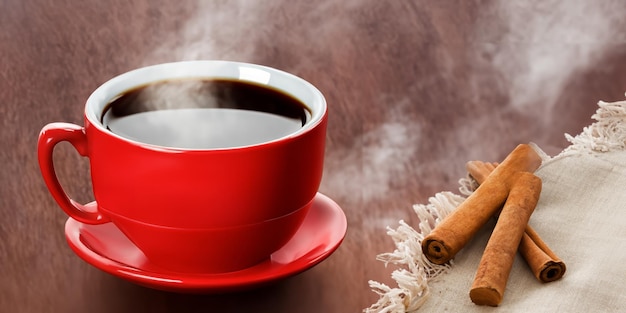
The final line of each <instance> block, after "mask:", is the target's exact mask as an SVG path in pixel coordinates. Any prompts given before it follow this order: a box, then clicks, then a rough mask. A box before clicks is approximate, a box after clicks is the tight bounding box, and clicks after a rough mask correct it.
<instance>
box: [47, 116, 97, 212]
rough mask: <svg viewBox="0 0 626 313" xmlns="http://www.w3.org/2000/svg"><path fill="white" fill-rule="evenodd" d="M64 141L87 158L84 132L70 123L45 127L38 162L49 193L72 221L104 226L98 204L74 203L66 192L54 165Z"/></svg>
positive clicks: (81, 128) (51, 124)
mask: <svg viewBox="0 0 626 313" xmlns="http://www.w3.org/2000/svg"><path fill="white" fill-rule="evenodd" d="M62 141H67V142H69V143H70V144H72V146H73V147H74V149H76V151H78V153H79V154H80V155H82V156H88V153H87V136H86V134H85V129H84V128H83V127H81V126H78V125H75V124H70V123H50V124H48V125H46V126H44V127H43V129H42V130H41V132H40V133H39V141H38V142H37V155H38V158H39V168H40V169H41V174H42V176H43V179H44V181H45V182H46V185H47V186H48V190H50V193H51V194H52V197H53V198H54V200H56V202H57V203H58V204H59V206H60V207H61V209H63V211H65V213H67V215H69V216H70V217H72V218H73V219H75V220H77V221H79V222H81V223H85V224H103V223H106V222H108V221H109V219H108V218H106V217H105V216H104V215H102V214H101V213H100V212H99V211H98V209H97V205H96V203H95V202H91V203H88V204H85V205H83V204H80V203H78V202H76V201H74V200H73V199H71V198H70V197H69V196H68V195H67V193H65V191H64V190H63V187H62V186H61V183H59V179H58V178H57V175H56V172H55V171H54V163H53V161H52V153H53V151H54V147H55V146H56V145H57V144H58V143H59V142H62Z"/></svg>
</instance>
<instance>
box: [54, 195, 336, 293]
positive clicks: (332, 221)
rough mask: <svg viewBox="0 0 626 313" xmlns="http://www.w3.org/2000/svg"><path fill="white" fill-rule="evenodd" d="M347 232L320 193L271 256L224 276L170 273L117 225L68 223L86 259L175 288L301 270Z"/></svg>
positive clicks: (235, 285) (226, 284) (260, 279)
mask: <svg viewBox="0 0 626 313" xmlns="http://www.w3.org/2000/svg"><path fill="white" fill-rule="evenodd" d="M346 230H347V221H346V216H345V214H344V213H343V211H342V210H341V208H340V207H339V205H337V203H335V202H334V201H333V200H331V199H330V198H328V197H327V196H325V195H323V194H321V193H318V194H317V196H316V197H315V199H314V201H313V206H312V207H311V209H310V211H309V213H308V214H307V216H306V217H305V219H304V222H303V223H302V226H301V227H300V229H299V230H298V231H297V232H296V234H295V235H294V237H293V238H292V239H291V240H290V241H289V242H288V243H287V244H286V245H285V246H283V247H282V248H281V249H279V250H278V251H276V252H274V253H273V254H272V256H271V258H270V259H268V260H267V261H265V262H262V263H260V264H258V265H255V266H253V267H250V268H247V269H243V270H240V271H236V272H230V273H223V274H203V273H197V274H190V273H175V272H171V271H166V270H163V269H161V268H160V267H158V266H156V265H154V264H152V263H150V260H148V259H146V257H145V255H144V254H143V253H142V252H141V251H140V250H139V249H138V248H137V247H136V246H135V245H134V244H133V243H132V242H131V241H130V240H128V239H127V238H126V236H124V234H122V232H120V230H119V229H118V228H117V227H116V226H115V225H114V224H113V223H106V224H101V225H88V224H83V223H80V222H78V221H76V220H74V219H71V218H70V219H68V220H67V222H66V223H65V237H66V239H67V241H68V243H69V245H70V247H71V248H72V250H74V252H75V253H76V254H77V255H78V256H80V257H81V258H82V259H83V260H85V261H86V262H87V263H89V264H91V265H93V266H95V267H97V268H99V269H101V270H103V271H105V272H107V273H110V274H113V275H115V276H118V277H120V278H122V279H125V280H128V281H130V282H133V283H136V284H139V285H143V286H146V287H150V288H154V289H161V290H167V291H176V292H199V293H212V292H228V291H235V290H244V289H249V288H253V287H257V286H259V285H263V284H266V283H270V282H274V281H277V280H280V279H283V278H286V277H289V276H292V275H295V274H298V273H301V272H303V271H305V270H307V269H309V268H311V267H313V266H315V265H317V264H318V263H320V262H321V261H323V260H324V259H326V258H327V257H328V256H330V255H331V254H332V253H333V252H334V251H335V250H336V249H337V248H338V247H339V245H340V244H341V242H342V241H343V238H344V237H345V234H346Z"/></svg>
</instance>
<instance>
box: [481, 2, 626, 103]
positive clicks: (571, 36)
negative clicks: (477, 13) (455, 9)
mask: <svg viewBox="0 0 626 313" xmlns="http://www.w3.org/2000/svg"><path fill="white" fill-rule="evenodd" d="M625 9H626V7H625V6H624V5H623V4H622V3H620V2H618V1H601V2H598V1H585V0H576V1H559V0H546V1H506V0H499V1H496V3H495V6H494V8H493V9H492V10H486V11H485V13H484V16H483V17H482V18H481V21H482V22H481V23H479V25H478V28H477V29H476V32H475V38H476V40H477V41H478V42H479V43H480V44H482V46H481V47H479V49H481V50H482V51H480V52H482V53H483V54H485V55H488V56H490V57H491V59H492V65H493V67H494V68H495V69H497V70H498V71H500V73H501V74H502V77H503V78H504V79H505V81H506V82H507V83H508V86H507V88H508V93H509V99H510V105H511V106H513V107H514V108H515V109H517V110H525V109H527V108H528V105H529V104H532V103H544V104H545V105H547V106H552V105H554V104H555V102H556V100H557V99H558V97H559V95H560V94H561V93H562V92H563V89H564V87H565V84H566V83H567V81H568V80H569V79H570V78H571V76H572V75H575V74H576V73H578V72H580V71H581V70H584V69H587V68H589V67H590V66H593V65H594V64H595V63H596V62H597V61H598V60H599V59H600V58H602V57H603V56H604V53H605V51H607V48H609V47H610V46H611V45H616V44H620V43H621V44H624V42H625V41H626V40H625V38H626V32H623V31H622V30H623V29H624V28H623V27H621V28H620V27H618V25H623V23H622V22H621V21H620V20H623V19H624V16H625V15H624V12H625Z"/></svg>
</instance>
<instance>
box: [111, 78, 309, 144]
mask: <svg viewBox="0 0 626 313" xmlns="http://www.w3.org/2000/svg"><path fill="white" fill-rule="evenodd" d="M308 118H310V112H309V110H308V108H307V107H306V106H305V105H304V104H303V103H302V102H300V101H299V100H297V99H295V98H293V97H292V96H290V95H287V94H284V93H282V92H280V91H278V90H274V89H269V88H268V87H265V86H261V85H256V84H252V83H246V82H241V81H233V80H194V79H188V80H171V81H163V82H158V83H153V84H150V85H146V86H141V87H138V88H136V89H133V90H130V91H128V92H126V93H124V94H122V95H121V96H119V97H118V98H116V99H114V100H113V101H111V102H110V103H109V104H108V105H107V107H106V108H105V110H104V114H103V115H102V124H103V125H104V126H105V127H106V128H107V129H109V130H110V131H112V132H114V133H116V134H118V135H120V136H123V137H127V138H130V139H133V140H136V141H139V142H144V143H149V144H155V145H159V146H166V147H177V148H186V149H210V148H228V147H241V146H247V145H254V144H258V143H262V142H266V141H270V140H274V139H277V138H280V137H283V136H286V135H288V134H290V133H293V132H294V131H297V130H298V129H300V128H301V127H302V126H303V125H304V124H305V123H306V121H307V119H308Z"/></svg>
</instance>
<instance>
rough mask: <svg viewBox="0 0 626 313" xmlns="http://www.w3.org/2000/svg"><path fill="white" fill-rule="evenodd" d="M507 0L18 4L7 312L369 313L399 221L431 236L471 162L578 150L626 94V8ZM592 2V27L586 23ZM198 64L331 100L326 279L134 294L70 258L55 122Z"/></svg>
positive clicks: (71, 158)
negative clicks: (433, 199) (103, 94)
mask: <svg viewBox="0 0 626 313" xmlns="http://www.w3.org/2000/svg"><path fill="white" fill-rule="evenodd" d="M506 3H507V2H506V1H480V2H479V3H473V2H462V3H458V2H457V1H394V2H388V1H375V0H353V1H332V0H325V1H300V0H297V1H286V0H278V1H245V0H242V1H163V0H158V1H148V0H138V1H120V0H112V1H95V0H86V1H78V0H59V1H44V0H39V1H38V0H4V1H1V2H0V123H1V124H0V125H1V128H0V129H1V131H0V140H1V143H2V149H1V150H0V179H1V181H0V308H2V309H1V311H3V312H93V313H96V312H214V311H215V312H360V311H361V310H362V309H364V308H366V307H368V306H370V305H371V304H372V303H374V302H375V301H376V300H377V295H376V294H374V293H373V292H371V291H370V288H369V287H368V280H370V279H373V280H377V281H381V282H385V283H387V284H392V285H393V283H394V282H393V281H392V280H391V279H390V277H389V273H390V272H391V270H392V268H385V267H384V264H383V263H381V262H379V261H377V260H376V255H377V254H379V253H383V252H389V251H391V250H392V249H393V242H392V241H391V239H390V238H389V237H388V236H387V235H386V229H385V228H386V227H387V226H391V227H395V226H397V225H398V221H399V220H400V219H404V220H406V221H408V222H410V223H415V222H416V220H415V217H414V216H413V213H412V210H411V205H412V204H414V203H425V202H426V201H427V199H428V197H429V196H431V195H433V194H434V193H436V192H438V191H441V190H450V191H456V190H457V188H458V184H457V180H458V179H459V178H460V177H462V176H464V175H465V173H464V163H465V162H466V161H468V160H473V159H481V160H489V161H498V160H501V159H502V158H503V157H504V156H505V155H506V154H507V153H508V152H509V151H510V150H512V149H513V148H514V147H515V146H516V145H517V144H519V143H524V142H529V141H533V142H536V143H537V144H539V145H540V146H541V147H543V148H544V149H545V150H546V152H548V153H549V154H555V153H557V152H559V151H560V150H561V149H563V148H564V147H565V146H567V145H568V143H567V141H566V140H565V137H564V136H563V134H564V133H570V134H577V133H579V132H580V131H581V130H582V127H583V126H585V125H588V124H590V122H592V120H591V119H590V116H591V115H592V114H593V113H594V111H595V109H596V105H595V104H596V102H597V101H598V100H607V101H613V100H619V99H623V95H624V91H625V89H626V87H625V86H626V62H625V60H626V43H625V42H626V40H624V33H626V32H624V30H625V26H626V24H625V22H624V21H625V20H624V18H623V14H622V13H623V12H624V9H625V7H624V5H623V4H620V3H618V2H617V1H614V3H609V4H607V5H605V6H594V5H593V4H590V5H588V6H584V5H573V7H574V9H571V10H569V11H565V12H562V11H560V10H562V9H566V8H564V7H561V6H557V5H554V4H547V6H548V8H547V9H546V8H545V7H535V9H534V10H533V9H532V8H533V7H532V6H531V5H526V6H519V7H516V8H512V9H513V10H508V9H511V8H510V6H512V5H510V4H506ZM590 3H591V2H590ZM549 6H556V7H555V8H552V7H549ZM578 7H582V8H583V9H584V10H578V11H576V12H574V13H575V14H578V15H582V17H584V18H582V19H578V18H576V17H577V16H578V15H577V16H573V15H572V14H574V13H572V12H573V11H575V9H576V8H578ZM597 11H600V13H603V14H599V13H598V12H597ZM619 12H621V13H619ZM618 13H619V14H621V15H617V14H618ZM607 14H608V17H607V18H605V19H603V18H599V17H602V16H605V17H606V16H607ZM611 14H612V15H611ZM611 16H618V18H613V19H611V18H610V17H611ZM546 21H548V22H546ZM589 21H591V22H589ZM587 23H591V24H587ZM609 23H611V24H609ZM596 26H597V27H596ZM572 33H573V34H575V36H569V35H570V34H572ZM190 59H228V60H239V61H246V62H253V63H260V64H264V65H268V66H272V67H276V68H279V69H282V70H285V71H288V72H292V73H294V74H296V75H299V76H301V77H303V78H304V79H306V80H308V81H310V82H311V83H313V84H314V85H316V86H317V87H318V88H319V89H320V90H321V91H322V92H323V93H324V94H325V96H326V97H327V100H328V103H329V110H330V121H329V123H330V124H329V130H328V140H327V153H326V156H327V159H326V166H325V174H324V179H323V182H322V186H321V190H320V191H321V192H322V193H324V194H326V195H328V196H330V197H331V198H333V199H334V200H335V201H336V202H337V203H339V204H340V205H341V207H342V208H343V210H344V212H345V214H346V216H347V219H348V232H347V235H346V237H345V240H344V242H343V244H342V245H341V246H340V247H339V249H338V250H337V251H336V252H335V253H334V254H333V255H331V256H330V257H329V258H328V259H326V260H325V261H324V262H322V263H321V264H319V265H318V266H316V267H314V268H312V269H310V270H308V271H306V272H304V273H302V274H299V275H297V276H294V277H291V278H288V279H286V280H284V281H281V282H279V283H276V284H274V285H271V286H267V287H264V288H261V289H256V290H250V291H245V292H238V293H231V294H217V295H216V294H210V295H198V294H195V295H189V294H177V293H168V292H163V291H157V290H153V289H149V288H145V287H140V286H137V285H135V284H132V283H129V282H127V281H125V280H122V279H119V278H117V277H114V276H112V275H109V274H107V273H104V272H102V271H100V270H98V269H96V268H94V267H92V266H91V265H89V264H87V263H86V262H84V261H82V260H81V259H80V258H78V257H77V256H76V255H75V254H74V253H73V252H72V251H71V249H70V248H69V247H68V245H67V243H66V240H65V237H64V233H63V227H64V223H65V221H66V220H67V216H66V215H65V214H64V213H63V212H62V211H61V210H60V209H59V207H58V206H57V205H56V203H55V202H54V201H53V199H52V197H51V196H50V195H49V193H48V190H47V189H46V187H45V185H44V183H43V180H42V179H41V175H40V172H39V168H38V165H37V156H36V140H37V135H38V132H39V130H40V129H41V127H43V126H44V125H45V124H46V123H49V122H54V121H65V122H72V123H77V124H82V112H83V105H84V101H85V100H86V99H87V97H88V96H89V94H90V93H91V91H92V90H94V89H95V88H96V87H97V86H98V85H100V84H101V83H103V82H104V81H106V80H108V79H109V78H111V77H113V76H115V75H117V74H120V73H122V72H125V71H128V70H131V69H134V68H137V67H141V66H145V65H150V64H155V63H161V62H168V61H177V60H190ZM55 159H56V163H57V170H58V172H59V173H58V174H59V176H60V177H61V181H62V183H63V185H64V186H65V188H66V189H67V190H68V192H69V193H70V194H71V195H72V196H73V197H74V198H76V199H77V200H79V201H83V202H87V201H90V200H91V199H92V195H91V185H90V183H89V168H88V162H87V160H86V159H83V158H81V157H80V156H78V154H77V153H76V152H75V151H74V150H73V149H72V148H71V147H70V146H69V145H61V146H60V147H58V149H57V151H55Z"/></svg>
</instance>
